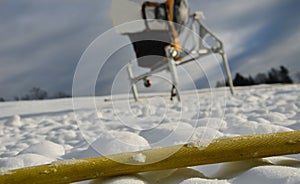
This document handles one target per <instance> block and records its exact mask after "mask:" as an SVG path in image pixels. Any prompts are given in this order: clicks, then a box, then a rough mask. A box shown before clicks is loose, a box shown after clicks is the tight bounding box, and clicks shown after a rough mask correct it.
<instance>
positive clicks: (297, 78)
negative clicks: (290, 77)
mask: <svg viewBox="0 0 300 184" xmlns="http://www.w3.org/2000/svg"><path fill="white" fill-rule="evenodd" d="M295 77H296V80H297V82H298V83H300V72H297V73H296V75H295Z"/></svg>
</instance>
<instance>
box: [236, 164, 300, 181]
mask: <svg viewBox="0 0 300 184" xmlns="http://www.w3.org/2000/svg"><path fill="white" fill-rule="evenodd" d="M299 181H300V169H299V168H292V167H283V166H259V167H255V168H252V169H250V170H249V171H247V172H245V173H244V174H242V175H240V176H238V177H236V178H235V179H233V180H232V184H240V183H243V184H252V183H263V184H282V183H290V184H292V183H295V184H296V183H299Z"/></svg>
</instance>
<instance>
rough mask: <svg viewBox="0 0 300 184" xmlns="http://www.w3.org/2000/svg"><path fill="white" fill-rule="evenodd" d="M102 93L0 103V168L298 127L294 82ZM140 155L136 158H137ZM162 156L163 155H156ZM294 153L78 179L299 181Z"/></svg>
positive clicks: (298, 94) (299, 101)
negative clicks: (129, 96) (169, 92)
mask: <svg viewBox="0 0 300 184" xmlns="http://www.w3.org/2000/svg"><path fill="white" fill-rule="evenodd" d="M106 98H108V97H96V98H76V99H74V101H72V99H58V100H46V101H28V102H27V101H24V102H6V103H0V168H1V169H0V173H1V172H3V171H5V170H6V169H16V168H22V167H27V166H33V165H39V164H46V163H51V162H53V161H57V160H61V159H72V158H84V157H91V156H97V155H106V154H112V153H120V152H128V151H137V150H143V149H149V148H154V147H161V146H170V145H177V144H181V143H187V142H190V141H193V140H195V139H198V140H200V141H202V143H203V144H209V142H210V141H211V140H213V139H215V138H220V137H232V136H237V135H250V134H262V133H271V132H283V131H293V130H300V86H299V85H288V86H282V85H275V86H257V87H252V88H250V87H244V88H238V89H237V91H236V94H235V95H234V96H233V97H231V96H230V95H229V94H227V93H225V92H224V89H216V90H215V91H213V92H211V91H209V90H200V91H198V92H185V93H184V94H183V103H176V102H170V101H169V97H168V96H166V95H160V96H158V97H156V98H144V99H142V101H141V102H139V103H134V102H132V101H130V102H128V101H126V100H122V99H123V98H124V96H118V97H117V98H121V100H112V101H106V102H104V99H106ZM137 159H143V158H137ZM160 159H164V157H163V156H162V158H160ZM298 159H300V155H287V156H282V157H272V158H265V159H258V160H251V161H241V162H232V163H222V164H214V165H206V166H197V167H192V168H182V169H174V170H168V171H160V172H148V173H142V174H136V175H132V176H120V177H114V178H109V179H105V180H94V181H86V182H82V183H93V184H95V183H114V184H117V183H118V184H121V183H130V184H135V183H137V184H139V183H141V184H142V183H149V184H151V183H172V184H173V183H174V184H176V183H181V184H189V183H193V184H196V183H197V184H198V183H210V184H212V183H216V184H217V183H220V184H227V183H233V184H240V183H241V184H247V183H249V184H250V183H264V184H265V183H269V184H283V183H289V184H292V183H293V184H294V183H300V161H298Z"/></svg>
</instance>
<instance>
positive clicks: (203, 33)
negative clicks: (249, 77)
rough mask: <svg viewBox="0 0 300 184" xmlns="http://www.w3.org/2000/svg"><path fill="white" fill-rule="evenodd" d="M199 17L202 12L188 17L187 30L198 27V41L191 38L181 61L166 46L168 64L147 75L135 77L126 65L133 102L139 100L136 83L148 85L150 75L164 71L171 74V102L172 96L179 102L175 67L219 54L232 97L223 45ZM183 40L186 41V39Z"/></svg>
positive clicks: (232, 88) (169, 47) (172, 50)
mask: <svg viewBox="0 0 300 184" xmlns="http://www.w3.org/2000/svg"><path fill="white" fill-rule="evenodd" d="M201 16H202V12H195V13H194V14H192V15H190V18H191V23H190V26H189V28H190V29H191V30H193V31H195V32H196V26H198V31H199V32H198V34H199V37H200V39H199V40H198V39H197V38H195V37H193V42H194V43H193V46H192V48H191V49H190V50H188V51H184V52H183V53H181V54H182V55H184V56H183V57H181V58H182V59H180V60H177V59H175V58H176V57H175V56H176V55H177V54H178V53H177V52H178V51H177V50H175V49H173V48H172V47H171V46H168V47H166V49H165V51H166V57H167V61H168V62H166V63H165V64H164V65H161V66H160V67H157V68H154V69H151V71H149V72H147V73H144V74H142V75H139V76H135V75H134V74H133V71H132V64H131V63H129V64H128V67H127V71H128V76H129V81H130V85H131V88H132V93H133V97H134V99H135V101H138V100H139V95H138V90H137V85H136V83H137V82H139V81H141V80H143V81H144V84H145V86H146V85H148V83H149V80H148V77H150V76H151V75H153V74H155V73H158V72H161V71H164V70H167V71H169V72H170V74H171V80H172V84H173V88H172V90H171V100H172V98H173V97H174V96H176V97H177V100H178V101H180V100H181V97H180V89H179V80H178V75H177V68H176V67H177V66H179V65H183V64H186V63H189V62H191V61H196V60H197V59H199V58H201V57H204V56H207V55H210V54H219V55H220V56H221V58H222V60H223V64H224V69H225V72H226V74H227V79H228V83H229V87H230V92H231V94H232V95H233V94H234V86H233V81H232V77H231V72H230V68H229V64H228V60H227V56H226V53H225V51H224V46H223V43H222V41H221V40H220V39H219V38H218V37H217V36H216V35H215V34H213V33H212V32H211V31H209V30H208V29H207V28H206V27H205V26H204V25H203V24H202V23H201V21H200V19H201ZM205 37H210V38H212V39H213V40H214V41H215V42H216V43H217V44H216V45H215V46H209V45H208V44H206V43H204V40H203V39H204V38H205ZM185 40H187V38H186V39H185ZM197 40H198V41H197ZM183 45H185V44H183ZM197 45H198V46H197ZM149 85H150V84H149Z"/></svg>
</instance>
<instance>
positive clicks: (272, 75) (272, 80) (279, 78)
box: [216, 66, 300, 87]
mask: <svg viewBox="0 0 300 184" xmlns="http://www.w3.org/2000/svg"><path fill="white" fill-rule="evenodd" d="M297 75H299V76H296V77H299V82H300V73H297ZM293 83H294V81H293V79H292V78H291V77H290V74H289V70H288V69H287V68H286V67H284V66H280V67H279V69H276V68H271V69H270V70H269V71H268V72H267V73H258V74H257V75H255V76H254V77H252V76H251V75H249V76H248V77H245V76H243V75H242V74H240V73H236V75H235V77H234V79H233V85H234V86H252V85H259V84H293ZM223 86H229V83H228V80H226V81H225V84H224V82H220V81H218V82H217V84H216V87H223Z"/></svg>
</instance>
